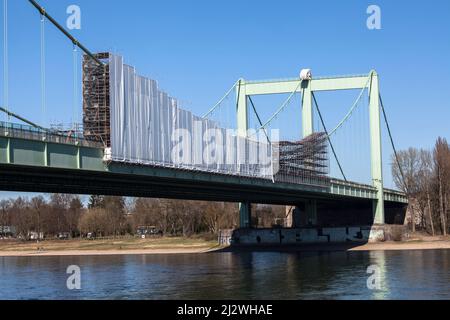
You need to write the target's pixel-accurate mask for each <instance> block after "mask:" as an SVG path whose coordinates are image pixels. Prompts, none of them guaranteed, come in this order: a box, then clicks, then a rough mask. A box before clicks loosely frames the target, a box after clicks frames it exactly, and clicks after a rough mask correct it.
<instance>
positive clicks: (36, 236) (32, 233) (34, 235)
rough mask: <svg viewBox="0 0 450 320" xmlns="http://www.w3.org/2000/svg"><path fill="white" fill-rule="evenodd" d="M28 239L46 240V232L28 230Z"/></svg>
mask: <svg viewBox="0 0 450 320" xmlns="http://www.w3.org/2000/svg"><path fill="white" fill-rule="evenodd" d="M28 239H29V240H44V233H43V232H39V233H38V232H35V231H30V232H28Z"/></svg>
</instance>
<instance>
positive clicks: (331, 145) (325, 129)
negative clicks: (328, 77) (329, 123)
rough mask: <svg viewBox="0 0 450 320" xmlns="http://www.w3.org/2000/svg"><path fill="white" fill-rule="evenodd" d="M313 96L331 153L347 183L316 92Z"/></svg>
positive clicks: (312, 93)
mask: <svg viewBox="0 0 450 320" xmlns="http://www.w3.org/2000/svg"><path fill="white" fill-rule="evenodd" d="M311 95H312V97H313V100H314V105H315V106H316V110H317V113H318V115H319V118H320V122H321V123H322V127H323V130H324V131H325V134H326V135H327V139H328V142H329V143H330V147H331V151H332V152H333V155H334V158H335V159H336V162H337V165H338V167H339V170H340V171H341V174H342V177H343V178H344V180H345V182H347V181H348V180H347V177H346V176H345V174H344V170H343V169H342V166H341V163H340V162H339V159H338V156H337V154H336V151H335V150H334V147H333V143H332V142H331V137H330V136H329V135H328V130H327V127H326V126H325V122H324V120H323V117H322V113H321V112H320V109H319V105H318V103H317V99H316V96H315V95H314V92H311Z"/></svg>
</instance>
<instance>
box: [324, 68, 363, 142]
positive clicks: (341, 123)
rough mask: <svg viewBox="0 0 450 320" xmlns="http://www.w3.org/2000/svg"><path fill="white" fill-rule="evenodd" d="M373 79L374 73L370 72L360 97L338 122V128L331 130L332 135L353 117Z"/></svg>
mask: <svg viewBox="0 0 450 320" xmlns="http://www.w3.org/2000/svg"><path fill="white" fill-rule="evenodd" d="M371 79H372V73H370V74H369V77H368V78H367V82H366V84H365V86H364V87H363V88H362V90H361V92H360V93H359V95H358V97H357V98H356V101H355V102H354V103H353V105H352V107H351V108H350V110H349V111H348V113H347V114H346V115H345V117H344V118H343V119H342V120H341V122H339V123H338V125H337V126H336V128H334V129H333V130H331V132H330V136H332V135H333V134H335V133H336V131H337V130H338V129H339V128H340V127H342V126H343V125H344V123H345V122H346V121H347V120H348V119H349V118H350V117H351V115H352V114H353V111H354V110H355V109H356V107H357V106H358V103H359V101H360V100H361V98H362V96H363V93H364V91H365V90H366V88H367V86H368V85H369V82H370V80H371Z"/></svg>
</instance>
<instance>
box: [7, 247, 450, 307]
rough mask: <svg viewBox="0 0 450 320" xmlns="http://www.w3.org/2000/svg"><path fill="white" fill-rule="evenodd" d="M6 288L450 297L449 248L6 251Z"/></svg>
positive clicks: (14, 295)
mask: <svg viewBox="0 0 450 320" xmlns="http://www.w3.org/2000/svg"><path fill="white" fill-rule="evenodd" d="M70 265H76V266H79V268H80V283H81V289H80V290H69V289H68V288H67V283H66V282H67V279H68V277H69V276H70V275H69V274H67V273H66V271H67V268H68V266H70ZM370 266H372V267H370ZM369 267H370V268H369ZM368 268H369V269H368ZM368 271H369V272H370V273H368ZM373 272H374V273H373ZM369 277H370V278H369ZM368 279H369V284H370V287H371V288H370V289H369V288H368V285H367V283H368ZM0 288H1V289H0V299H2V300H4V299H33V300H34V299H450V250H428V251H421V250H418V251H386V252H385V251H374V252H317V253H315V252H301V253H297V252H296V253H271V252H251V253H247V252H245V253H210V254H193V255H190V254H186V255H135V256H83V257H20V258H15V257H4V258H1V257H0Z"/></svg>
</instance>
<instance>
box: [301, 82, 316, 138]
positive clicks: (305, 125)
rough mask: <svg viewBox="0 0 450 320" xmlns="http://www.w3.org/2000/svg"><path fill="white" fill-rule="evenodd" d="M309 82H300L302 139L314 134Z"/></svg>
mask: <svg viewBox="0 0 450 320" xmlns="http://www.w3.org/2000/svg"><path fill="white" fill-rule="evenodd" d="M313 123H314V121H313V107H312V91H311V81H303V82H302V130H303V132H302V133H303V138H306V137H307V136H309V135H311V134H313V133H314V127H313Z"/></svg>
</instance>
